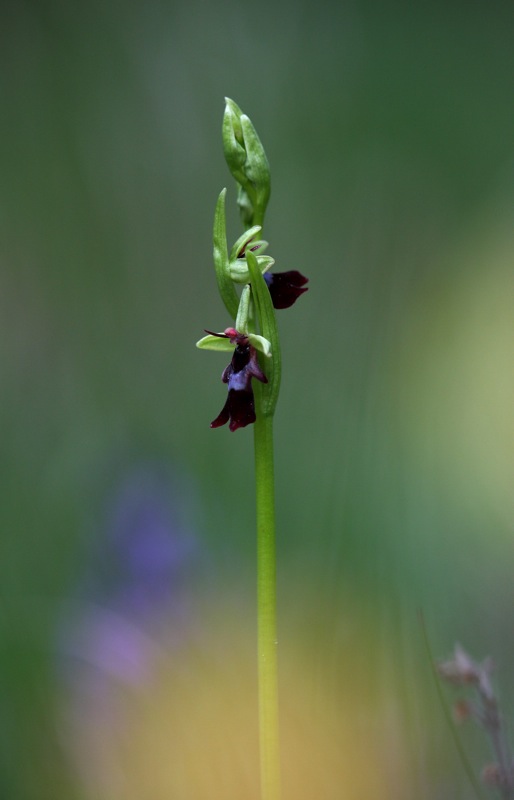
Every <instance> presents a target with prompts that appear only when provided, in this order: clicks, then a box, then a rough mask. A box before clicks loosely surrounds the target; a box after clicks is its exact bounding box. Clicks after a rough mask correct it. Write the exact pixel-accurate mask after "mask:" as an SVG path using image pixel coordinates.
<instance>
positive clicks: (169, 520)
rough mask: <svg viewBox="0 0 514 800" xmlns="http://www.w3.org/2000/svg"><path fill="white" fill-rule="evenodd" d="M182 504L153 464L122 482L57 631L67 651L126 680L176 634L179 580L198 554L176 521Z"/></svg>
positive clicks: (181, 624) (181, 610) (181, 600)
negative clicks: (78, 589) (80, 585)
mask: <svg viewBox="0 0 514 800" xmlns="http://www.w3.org/2000/svg"><path fill="white" fill-rule="evenodd" d="M190 502H191V500H190ZM184 505H185V503H184V495H183V494H182V499H181V501H180V502H179V501H178V500H177V492H176V489H174V487H173V483H172V481H171V479H170V476H169V475H168V474H167V473H166V472H163V471H162V470H161V469H158V468H156V467H155V466H147V467H139V468H137V469H135V470H134V471H132V472H131V473H129V474H128V475H127V476H126V477H125V478H124V479H123V480H122V481H121V483H120V485H119V486H118V488H117V489H116V490H115V492H114V493H113V495H112V496H111V497H110V498H109V499H108V506H107V510H106V514H105V519H104V521H103V524H102V525H101V528H100V532H99V536H98V537H97V538H96V541H95V548H94V551H93V552H92V553H90V555H89V559H88V561H89V563H88V565H87V567H86V570H85V575H84V585H83V588H82V591H81V593H80V596H79V597H77V598H76V599H75V601H74V611H73V614H72V615H71V616H72V619H69V620H68V623H67V625H66V628H65V630H64V632H62V638H61V642H62V645H63V647H64V649H65V653H66V655H67V656H68V657H70V656H71V657H72V658H73V659H74V660H77V659H78V660H79V661H80V662H81V663H82V664H83V665H90V666H93V667H95V669H98V670H100V671H101V673H102V674H104V676H109V677H110V678H118V679H120V680H121V681H123V682H128V683H133V682H137V681H138V680H140V679H141V678H144V676H145V674H146V672H147V670H148V668H149V665H150V664H151V662H152V661H153V658H154V656H155V652H156V651H157V650H159V649H160V647H161V646H163V645H166V646H168V645H169V644H170V643H173V641H176V640H177V639H180V638H181V636H182V634H183V631H184V629H185V628H186V626H187V624H188V619H189V615H188V610H187V594H186V590H185V586H184V584H185V582H184V579H183V578H184V575H185V573H189V571H190V568H191V565H192V563H193V561H194V559H195V556H196V554H197V548H196V543H195V539H194V537H193V535H192V534H191V532H190V531H189V530H187V528H186V526H185V525H184V523H183V521H182V519H181V514H182V513H183V511H184V510H186V511H187V510H189V511H190V510H191V509H184ZM161 623H162V624H161ZM161 630H162V631H163V632H161Z"/></svg>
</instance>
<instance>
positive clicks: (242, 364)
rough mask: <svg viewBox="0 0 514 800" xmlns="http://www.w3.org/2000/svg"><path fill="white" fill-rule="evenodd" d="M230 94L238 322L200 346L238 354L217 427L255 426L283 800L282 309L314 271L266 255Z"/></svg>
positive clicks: (269, 799)
mask: <svg viewBox="0 0 514 800" xmlns="http://www.w3.org/2000/svg"><path fill="white" fill-rule="evenodd" d="M225 100H226V105H225V113H224V115H223V130H222V137H223V149H224V153H225V159H226V161H227V164H228V167H229V169H230V172H231V173H232V176H233V177H234V178H235V180H236V183H237V187H238V194H237V203H238V205H239V210H240V213H241V219H242V222H243V226H244V228H245V231H244V233H243V234H242V235H241V236H240V237H239V239H238V240H237V241H236V242H235V244H234V245H233V247H232V248H231V250H230V252H229V250H228V245H227V234H226V222H225V195H226V189H223V191H222V192H221V194H220V195H219V198H218V202H217V204H216V212H215V217H214V235H213V251H214V266H215V270H216V278H217V282H218V290H219V293H220V295H221V298H222V300H223V302H224V304H225V307H226V309H227V312H228V314H229V316H230V318H231V320H232V325H231V326H230V327H227V328H225V329H224V330H223V331H222V332H214V331H208V330H206V333H207V336H204V337H203V338H202V339H200V341H199V342H198V343H197V346H198V347H200V348H202V349H207V350H223V351H228V352H231V353H232V356H231V361H230V364H229V365H228V366H227V367H226V368H225V369H224V370H223V373H222V376H221V378H222V381H223V383H226V384H227V386H228V395H227V399H226V402H225V404H224V406H223V408H222V410H221V412H220V413H219V414H218V416H217V417H216V419H215V420H213V422H211V428H218V427H220V426H222V425H225V424H226V423H227V422H228V423H229V429H230V430H231V431H236V430H238V429H239V428H245V427H246V426H247V425H250V424H254V451H255V485H256V517H257V627H258V634H257V650H258V655H257V658H258V683H259V744H260V765H261V767H260V774H261V798H262V800H280V796H281V789H280V751H279V719H278V669H277V610H276V555H275V487H274V469H273V415H274V412H275V408H276V404H277V400H278V393H279V389H280V372H281V370H280V366H281V359H280V343H279V338H278V330H277V324H276V319H275V309H279V308H289V307H290V306H292V305H293V303H294V302H295V301H296V300H297V298H298V297H299V296H300V295H301V294H303V292H305V291H307V288H306V286H305V284H306V283H307V278H305V277H304V276H303V275H302V274H301V273H300V272H298V271H297V270H290V271H289V272H278V273H274V272H271V271H270V270H271V267H272V266H273V264H274V260H273V259H272V258H271V257H270V256H269V255H265V250H266V248H267V246H268V243H267V242H265V241H264V240H263V239H261V238H259V237H260V236H261V234H262V229H263V224H264V215H265V212H266V207H267V204H268V200H269V196H270V187H271V183H270V169H269V164H268V159H267V158H266V154H265V152H264V148H263V146H262V144H261V141H260V139H259V137H258V135H257V132H256V130H255V128H254V126H253V125H252V123H251V121H250V119H249V118H248V117H247V116H246V115H245V114H243V112H242V111H241V109H240V108H239V107H238V106H237V105H236V103H234V101H233V100H230V99H229V98H225ZM253 379H255V382H254V381H253Z"/></svg>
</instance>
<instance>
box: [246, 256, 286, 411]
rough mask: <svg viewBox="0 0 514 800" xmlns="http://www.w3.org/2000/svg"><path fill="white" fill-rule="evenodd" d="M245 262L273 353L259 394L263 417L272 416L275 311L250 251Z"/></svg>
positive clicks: (277, 369)
mask: <svg viewBox="0 0 514 800" xmlns="http://www.w3.org/2000/svg"><path fill="white" fill-rule="evenodd" d="M246 262H247V264H248V271H249V273H250V282H251V286H252V297H253V300H254V303H255V306H256V311H257V319H258V322H259V327H260V331H261V334H262V336H263V337H264V338H265V339H267V340H268V342H269V343H270V347H271V352H272V353H273V360H272V361H271V363H270V365H269V367H267V368H266V375H267V377H268V383H267V385H265V386H262V394H261V396H262V404H263V405H262V413H263V414H264V416H272V415H273V413H274V411H275V406H276V405H277V400H278V393H279V390H280V375H281V358H280V343H279V338H278V330H277V322H276V318H275V309H274V308H273V302H272V300H271V295H270V292H269V289H268V285H267V283H266V281H265V280H264V277H263V275H262V272H261V271H260V269H259V264H258V262H257V257H256V256H255V255H254V254H253V253H252V251H251V250H247V251H246Z"/></svg>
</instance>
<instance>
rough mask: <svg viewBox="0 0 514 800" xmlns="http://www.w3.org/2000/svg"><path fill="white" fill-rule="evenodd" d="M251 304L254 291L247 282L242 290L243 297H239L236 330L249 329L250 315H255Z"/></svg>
mask: <svg viewBox="0 0 514 800" xmlns="http://www.w3.org/2000/svg"><path fill="white" fill-rule="evenodd" d="M251 305H252V293H251V291H250V286H249V284H248V283H247V284H246V286H245V287H244V289H243V291H242V292H241V297H240V298H239V308H238V309H237V317H236V331H240V332H244V331H247V330H248V327H249V322H250V317H253V313H252V312H253V309H252V308H251Z"/></svg>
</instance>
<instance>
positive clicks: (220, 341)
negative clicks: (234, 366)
mask: <svg viewBox="0 0 514 800" xmlns="http://www.w3.org/2000/svg"><path fill="white" fill-rule="evenodd" d="M196 346H197V347H199V348H200V350H220V351H223V352H224V353H225V352H226V353H230V352H232V350H233V349H234V345H233V344H231V342H230V339H227V338H226V337H225V335H224V334H220V336H212V335H211V334H209V335H208V336H204V337H203V338H202V339H200V340H199V341H198V342H197V343H196Z"/></svg>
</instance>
